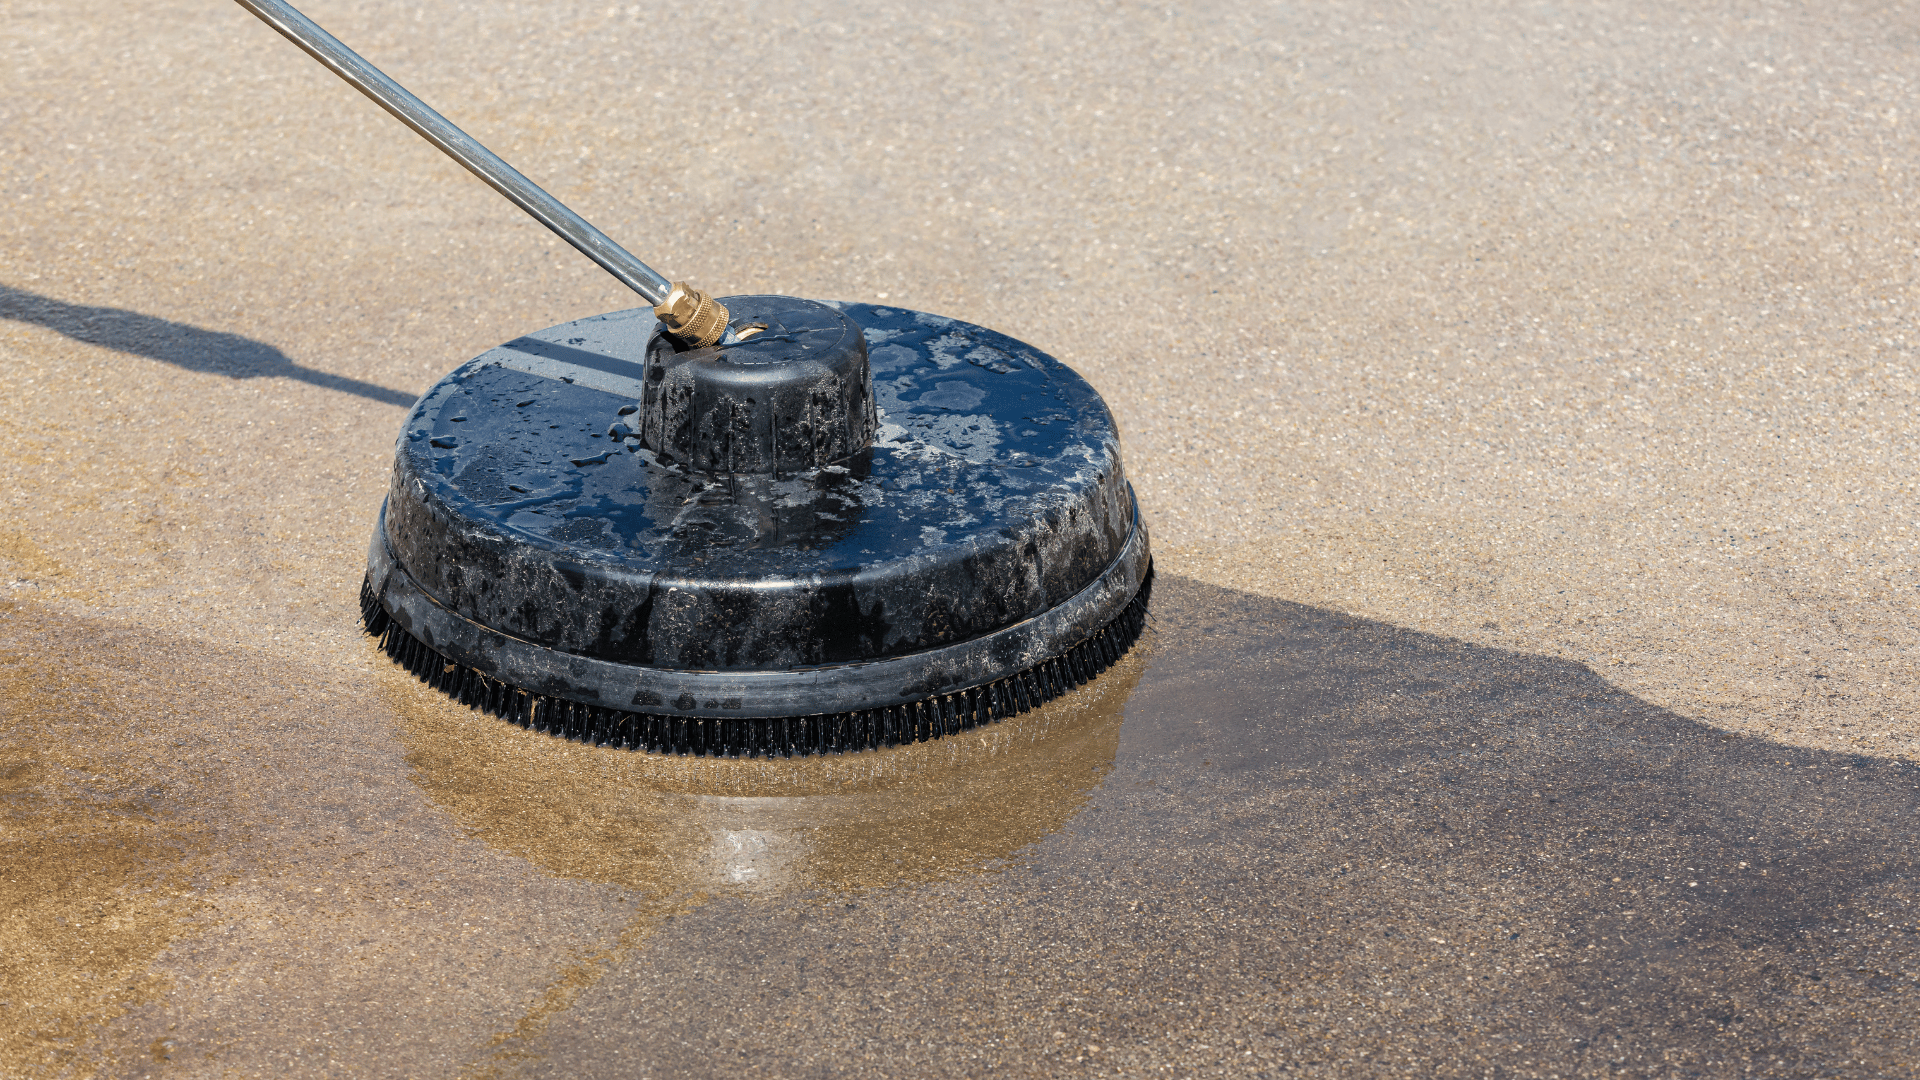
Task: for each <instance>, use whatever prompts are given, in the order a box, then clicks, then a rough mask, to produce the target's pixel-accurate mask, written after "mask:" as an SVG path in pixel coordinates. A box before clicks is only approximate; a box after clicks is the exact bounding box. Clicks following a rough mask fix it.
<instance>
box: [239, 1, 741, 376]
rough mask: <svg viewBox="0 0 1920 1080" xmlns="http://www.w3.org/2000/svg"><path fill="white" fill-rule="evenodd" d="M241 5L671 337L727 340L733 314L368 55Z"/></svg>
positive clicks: (274, 10)
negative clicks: (548, 232) (586, 262)
mask: <svg viewBox="0 0 1920 1080" xmlns="http://www.w3.org/2000/svg"><path fill="white" fill-rule="evenodd" d="M237 2H238V3H239V5H240V6H241V7H243V8H246V9H247V10H248V11H251V12H253V13H254V14H255V15H257V16H259V18H260V21H262V22H264V23H266V24H267V25H268V26H271V27H273V28H274V29H275V30H278V31H280V33H281V34H282V35H284V36H285V37H286V39H287V40H288V41H291V42H293V43H294V44H295V45H298V46H300V48H302V49H304V50H305V51H306V53H307V55H309V56H311V57H313V58H314V59H315V60H318V61H320V62H321V63H322V64H325V65H326V66H327V68H328V69H329V70H331V71H332V72H333V73H334V74H335V75H338V76H340V77H341V78H342V79H345V80H346V81H347V82H348V83H349V84H350V85H352V87H353V88H354V89H355V90H358V91H360V92H361V93H363V94H365V95H367V96H368V97H370V98H372V99H373V100H374V102H375V103H376V104H378V105H379V106H380V107H381V108H383V109H385V110H387V111H388V112H390V113H392V114H393V115H394V116H395V117H396V118H398V119H399V121H400V122H401V123H403V124H405V125H407V126H408V127H410V128H412V129H413V130H414V131H416V132H418V133H419V135H420V137H421V138H423V139H425V140H427V141H428V142H430V143H432V144H433V145H435V146H437V147H439V148H440V150H441V152H442V153H444V154H446V155H447V156H448V157H450V158H452V159H453V160H455V161H457V162H459V163H460V164H462V165H464V166H466V168H467V171H468V172H471V173H472V174H473V175H475V176H477V177H479V178H480V179H482V180H485V181H486V182H487V184H488V186H490V187H492V188H493V190H495V191H497V192H499V193H500V194H502V195H505V196H506V197H507V198H508V199H509V200H511V201H512V203H513V204H514V205H515V206H518V207H519V208H520V209H522V210H525V211H526V212H527V213H528V214H531V215H532V216H533V219H534V220H535V221H538V222H539V223H540V224H542V225H545V226H546V227H547V228H549V229H552V230H553V231H554V233H555V235H557V236H559V237H560V239H562V240H565V241H566V242H567V243H569V244H572V245H573V246H574V247H575V248H577V249H579V251H580V253H581V254H582V255H585V256H586V257H587V258H589V259H592V260H593V261H594V262H596V263H598V264H600V268H601V269H602V270H605V271H606V272H607V273H609V274H612V275H613V276H614V277H616V278H618V279H619V280H620V283H621V284H622V285H625V286H626V287H627V288H629V289H632V290H633V291H634V292H637V293H639V294H640V295H641V296H643V297H645V298H646V300H647V303H649V304H652V305H653V313H654V315H655V316H657V317H658V318H659V319H660V321H661V322H662V323H664V324H666V327H667V330H668V332H669V333H671V334H673V335H674V336H675V337H677V338H679V339H680V340H682V341H684V342H686V343H687V344H688V345H691V346H693V347H694V348H703V347H705V346H708V345H712V344H714V343H715V342H718V341H720V340H721V339H722V338H723V337H725V336H726V334H727V309H726V308H725V307H722V306H721V304H720V302H719V301H717V300H715V299H714V298H713V297H712V296H709V295H708V294H706V293H704V292H701V291H700V290H699V289H695V288H693V287H691V286H689V285H688V284H687V283H686V282H684V281H668V280H667V279H666V278H665V277H663V276H661V274H660V272H659V271H657V270H655V269H654V268H653V267H651V266H648V265H647V264H646V263H643V262H641V261H640V260H639V259H637V258H635V257H634V255H633V253H632V252H630V251H628V250H627V249H626V248H623V247H621V246H620V245H619V244H616V243H614V242H613V238H612V237H610V236H608V235H607V234H606V233H603V232H601V231H600V230H599V229H596V228H594V227H593V225H592V224H591V223H589V222H588V221H587V219H586V218H583V217H581V216H580V215H579V214H576V213H574V212H573V211H571V210H569V209H567V207H566V205H565V204H563V203H562V202H561V201H560V200H559V199H556V198H554V197H553V196H552V195H550V194H548V193H547V192H546V191H545V190H544V189H542V188H541V187H540V185H538V184H536V183H534V182H533V181H531V180H529V179H527V178H526V177H525V176H523V175H521V173H520V170H518V169H516V168H514V167H513V166H511V165H509V164H507V163H506V162H504V161H502V160H500V155H498V154H496V153H494V152H493V151H491V150H489V149H487V148H486V147H484V146H481V145H480V142H479V140H477V139H475V138H474V137H473V136H471V135H469V134H467V133H466V132H464V131H461V130H460V129H459V128H458V127H455V126H454V125H453V123H452V122H451V121H449V120H448V119H447V118H446V117H444V116H441V115H440V114H439V113H437V112H435V111H433V109H431V108H429V107H428V106H427V103H426V102H424V101H421V100H420V99H419V98H417V97H414V96H413V94H411V93H409V92H408V90H407V88H406V87H404V86H401V85H400V84H399V83H397V82H394V81H393V80H392V79H390V78H388V77H387V75H386V73H384V72H382V71H381V70H380V69H379V68H377V67H374V66H373V65H372V64H370V63H368V62H367V60H366V58H365V57H363V56H361V55H360V54H359V53H357V52H354V51H353V50H352V49H349V48H347V47H346V46H345V45H343V44H341V43H340V39H339V38H336V37H334V36H333V35H332V34H329V33H327V32H326V31H325V30H323V29H321V28H320V24H318V23H316V22H314V21H313V20H312V19H309V18H307V17H306V16H305V15H302V14H300V12H299V11H297V10H295V9H294V7H293V5H292V4H288V3H284V2H283V0H237Z"/></svg>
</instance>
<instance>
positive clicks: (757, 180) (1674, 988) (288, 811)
mask: <svg viewBox="0 0 1920 1080" xmlns="http://www.w3.org/2000/svg"><path fill="white" fill-rule="evenodd" d="M304 8H305V10H307V11H308V13H309V14H311V15H312V16H313V17H315V18H316V19H317V20H318V21H319V22H320V23H321V24H322V25H325V26H326V27H328V28H329V29H330V30H332V31H333V32H334V33H335V34H337V35H338V36H339V37H341V38H342V39H343V40H345V41H346V42H347V43H348V44H350V45H352V46H354V47H356V48H357V49H359V50H360V51H361V52H363V53H364V54H365V55H366V56H368V57H369V58H370V59H372V60H373V61H374V62H375V63H377V64H380V65H382V66H383V67H384V68H385V69H386V70H387V71H388V72H389V73H391V74H392V75H394V76H395V77H396V78H397V79H399V80H400V81H401V82H402V83H404V84H405V85H407V86H408V87H409V88H411V89H413V90H414V91H415V92H416V93H418V94H419V95H420V96H422V97H423V98H424V99H426V100H427V101H429V102H432V103H434V104H436V105H437V106H438V107H439V108H440V109H441V110H442V111H444V112H445V113H446V114H447V115H448V116H449V117H450V118H452V119H453V120H454V121H455V122H457V123H459V124H461V125H463V126H465V127H466V128H467V129H468V130H469V131H471V132H472V133H474V134H475V135H476V136H477V137H479V138H480V139H481V140H483V141H484V142H486V143H488V144H489V145H490V146H492V147H493V148H494V149H495V150H497V151H498V152H500V153H501V154H502V155H503V156H504V157H506V158H507V159H508V160H509V161H512V162H514V163H516V164H518V165H519V166H520V167H521V168H522V169H523V170H524V171H526V172H527V173H528V174H529V175H531V176H533V177H534V178H535V179H536V180H538V181H540V182H542V183H544V184H546V185H548V186H549V188H550V189H551V190H552V191H554V192H555V193H556V194H557V195H559V196H560V197H561V198H562V199H563V200H565V201H567V202H568V203H569V204H571V205H572V206H574V207H575V208H576V209H578V210H579V211H580V212H582V213H583V214H584V215H585V216H586V217H588V218H589V219H591V220H593V221H595V222H596V223H598V224H600V225H601V226H602V227H603V228H604V229H606V230H607V231H608V232H609V233H610V234H611V235H613V236H614V237H616V238H618V239H620V240H622V241H623V242H624V243H626V244H627V245H628V246H629V247H630V248H632V249H633V250H634V251H636V252H637V253H639V254H640V255H641V256H642V257H643V258H646V259H648V260H649V261H650V262H652V263H653V264H654V265H656V266H659V267H661V268H662V269H663V270H664V271H665V272H667V273H669V274H670V275H672V276H674V277H676V278H677V277H687V278H690V279H692V280H694V281H696V282H697V283H700V284H703V285H705V286H708V287H711V288H714V289H716V290H719V291H722V292H740V293H750V292H784V293H791V294H795V295H800V296H809V297H818V298H824V299H834V300H852V301H864V302H871V303H887V304H896V305H901V306H904V307H908V308H915V309H920V310H925V311H932V312H936V313H939V314H943V315H948V316H954V317H958V318H963V319H967V320H971V321H974V322H978V323H982V324H986V325H989V326H992V327H994V328H996V329H999V330H1002V331H1005V332H1007V333H1009V334H1012V335H1014V336H1016V337H1019V338H1021V339H1023V340H1026V341H1028V342H1031V343H1032V344H1034V345H1035V346H1037V347H1039V348H1041V349H1044V350H1046V351H1048V352H1051V353H1052V354H1054V355H1056V356H1058V357H1059V358H1061V359H1062V360H1064V361H1065V362H1067V363H1068V364H1071V365H1072V366H1074V367H1075V368H1076V369H1078V370H1079V371H1080V372H1082V373H1084V374H1085V375H1086V377H1087V378H1088V379H1089V380H1090V381H1091V382H1092V383H1093V384H1094V385H1095V386H1096V387H1098V388H1099V389H1100V390H1101V392H1102V393H1103V394H1104V395H1105V397H1106V399H1107V401H1108V403H1109V404H1110V405H1111V407H1112V409H1113V411H1114V413H1115V415H1116V416H1117V417H1118V419H1119V421H1120V424H1121V427H1122V430H1123V432H1124V437H1125V452H1126V455H1127V463H1128V468H1129V474H1130V476H1131V479H1132V482H1133V484H1134V487H1135V489H1136V491H1137V492H1138V494H1139V498H1140V500H1141V504H1142V508H1143V511H1144V514H1145V518H1146V520H1147V521H1148V522H1149V523H1150V525H1151V528H1152V530H1153V536H1154V543H1155V553H1156V558H1157V567H1158V578H1157V586H1156V591H1155V598H1154V627H1153V629H1152V631H1151V632H1150V633H1149V634H1148V636H1147V638H1146V639H1145V640H1144V641H1143V643H1142V645H1141V646H1140V647H1139V648H1137V649H1136V650H1135V652H1134V653H1133V654H1132V655H1131V657H1130V658H1129V659H1128V660H1127V661H1126V662H1125V663H1123V664H1122V665H1121V666H1120V667H1119V668H1117V669H1115V670H1114V671H1112V672H1110V673H1108V674H1107V675H1105V676H1103V677H1102V678H1101V679H1099V680H1096V681H1095V682H1094V683H1092V684H1090V685H1089V686H1087V687H1086V688H1083V689H1082V690H1080V691H1078V692H1077V693H1075V694H1073V695H1070V696H1069V697H1068V698H1066V699H1063V700H1062V701H1060V702H1057V703H1055V704H1054V705H1050V706H1048V707H1047V708H1045V709H1042V710H1039V711H1038V712H1036V713H1032V714H1029V715H1027V716H1025V717H1021V718H1019V719H1017V720H1014V721H1009V722H1007V723H1003V724H1001V725H997V726H996V727H994V728H991V729H987V730H983V731H977V732H973V733H970V734H968V735H965V736H962V737H957V738H953V739H948V740H941V741H939V742H937V743H931V744H922V745H919V746H914V747H911V748H905V749H900V750H894V751H886V752H880V753H874V754H866V755H855V756H848V757H838V758H833V759H830V760H818V759H816V760H810V761H801V760H795V761H775V762H767V761H709V760H699V761H695V760H686V759H671V758H654V757H648V756H645V755H633V754H626V753H623V752H619V751H612V750H606V749H595V748H590V747H585V746H581V745H576V744H571V743H566V742H564V741H558V740H553V739H549V738H547V737H546V736H544V735H539V734H536V733H530V732H526V731H522V730H520V729H517V728H511V727H508V726H506V725H504V724H501V723H499V722H497V721H492V720H488V719H486V718H484V717H480V716H478V715H477V714H473V713H470V712H467V711H466V710H464V709H462V708H460V707H459V706H457V705H455V704H452V703H450V702H447V701H445V700H443V699H441V698H439V697H437V696H436V695H435V694H434V693H433V692H431V691H429V690H427V689H426V688H424V687H421V686H419V685H417V684H415V683H413V682H412V681H410V680H409V679H408V678H406V677H405V676H404V675H402V674H399V673H397V672H396V671H395V670H394V668H393V667H392V665H390V664H389V663H388V661H387V660H386V659H385V657H384V656H383V655H381V654H379V653H378V652H377V651H376V650H375V649H374V648H373V646H372V644H371V643H370V642H369V640H368V639H367V638H366V637H365V635H364V634H362V633H361V631H360V630H359V629H358V626H357V622H356V620H357V616H358V611H357V606H356V601H357V592H358V587H359V584H360V579H361V573H362V568H363V565H364V552H365V550H366V541H367V537H368V534H369V529H370V526H371V523H372V521H373V516H374V514H375V511H376V509H377V507H378V505H379V501H380V499H381V497H382V495H383V493H384V489H385V485H386V481H387V476H388V471H389V467H390V461H391V458H390V455H391V453H392V446H393V439H394V436H395V434H396V432H397V430H398V427H399V424H400V421H401V418H402V416H403V415H404V412H405V410H406V408H407V406H408V405H409V404H410V403H411V402H412V401H413V399H414V398H415V396H416V395H417V394H419V393H420V392H421V391H422V390H423V389H424V388H425V387H426V386H427V385H429V384H430V383H431V382H432V381H433V380H434V379H435V378H437V377H438V375H439V374H440V373H442V372H445V371H447V370H449V369H451V368H452V367H453V366H455V365H456V364H458V363H460V362H462V361H464V360H465V359H467V358H469V357H471V356H473V355H475V354H477V353H479V352H480V351H482V350H484V349H486V348H488V347H490V346H492V345H494V344H496V343H499V342H501V341H504V340H507V339H509V338H512V337H515V336H517V335H519V334H521V333H524V332H527V331H529V330H532V329H537V328H539V327H543V326H547V325H551V324H554V323H558V322H562V321H566V320H569V319H574V318H579V317H581V316H585V315H589V314H592V313H595V312H601V311H608V310H615V309H620V308H627V307H632V306H634V305H635V303H636V300H635V298H634V297H633V296H632V295H631V294H630V293H627V292H626V291H625V290H623V289H622V288H621V287H620V286H619V285H617V284H616V283H614V282H613V281H612V280H611V279H609V278H608V277H607V276H606V275H604V274H603V273H602V272H601V271H599V270H598V269H596V268H595V267H594V266H592V265H591V264H589V263H587V262H586V261H585V260H584V259H582V258H581V257H579V256H578V255H577V254H576V253H574V252H573V251H572V250H571V249H569V248H567V247H566V246H565V245H564V244H561V243H560V242H558V241H557V240H555V239H554V238H553V237H551V236H549V235H547V234H546V233H545V232H543V231H542V230H541V229H540V228H539V227H538V226H537V225H534V224H533V223H531V222H530V221H528V220H526V219H524V218H523V217H522V216H521V215H520V213H519V212H518V211H516V210H515V209H514V208H513V207H511V206H509V205H508V204H506V203H505V202H504V201H503V200H501V199H500V198H498V197H497V196H496V195H494V194H493V193H492V192H491V191H489V190H488V189H486V188H485V187H484V186H483V185H482V184H480V183H479V182H478V181H476V180H475V179H474V178H472V177H471V176H469V175H468V174H467V173H465V172H463V171H462V170H460V169H459V168H457V167H456V166H454V165H452V164H451V163H450V162H448V161H446V160H445V159H443V158H442V157H441V156H440V155H439V154H438V153H437V152H436V151H434V150H432V149H431V148H430V147H428V146H426V145H425V144H424V143H422V142H421V141H420V140H419V139H417V138H415V137H414V136H413V135H412V134H410V133H409V132H407V131H406V130H404V129H403V128H401V127H400V126H399V125H398V124H397V123H395V122H394V121H393V120H392V119H391V118H389V117H388V116H386V115H385V114H384V113H382V112H380V111H379V110H378V109H377V108H375V107H374V106H373V105H372V104H371V103H369V102H368V101H367V100H365V99H364V98H362V97H361V96H360V95H358V94H357V93H355V92H353V91H352V90H351V89H350V88H348V87H346V86H345V85H344V84H342V83H340V82H339V81H337V80H336V79H335V78H334V77H333V76H332V75H330V74H328V73H327V72H326V71H324V70H322V69H321V68H319V67H318V66H317V65H316V64H314V63H313V62H312V61H311V60H309V59H308V58H307V57H305V56H304V55H302V54H301V53H299V52H298V51H297V50H296V49H294V48H293V47H292V46H291V45H290V44H288V43H287V42H285V41H284V40H282V39H281V38H279V37H278V36H277V35H275V34H274V33H273V32H272V31H271V30H269V29H268V28H266V27H265V26H263V25H261V24H260V23H258V22H257V21H255V20H254V19H253V18H252V17H251V16H249V15H248V14H247V13H246V12H245V11H243V10H241V9H240V8H239V7H237V6H235V5H233V4H229V3H225V2H223V0H147V2H143V3H140V4H123V3H107V2H104V0H65V2H59V3H55V2H53V0H0V56H4V60H0V88H3V89H0V225H3V226H4V227H0V386H4V388H5V400H6V401H7V403H8V404H7V407H6V409H5V411H4V420H0V454H4V461H5V475H4V499H5V506H6V513H5V518H4V520H0V584H3V585H4V589H3V590H0V591H3V592H4V595H3V596H0V710H3V711H0V724H3V725H4V726H3V727H0V815H3V816H0V897H4V898H5V899H4V907H0V920H4V921H0V1074H4V1075H6V1076H9V1077H13V1076H20V1077H38V1076H76V1077H78V1076H92V1075H100V1076H126V1077H143V1076H154V1077H162V1076H194V1077H199V1076H206V1077H225V1076H257V1075H280V1076H322V1075H326V1076H333V1075H339V1076H382V1077H384V1076H394V1077H401V1076H408V1077H418V1076H463V1077H464V1076H471V1077H479V1076H501V1077H505V1076H520V1075H528V1076H535V1075H538V1076H549V1075H551V1076H573V1077H578V1076H620V1077H640V1076H660V1077H669V1076H674V1077H678V1076H690V1077H691V1076H744V1075H753V1076H767V1077H788V1076H791V1077H813V1076H820V1077H828V1076H836V1077H837V1076H979V1075H987V1074H1006V1075H1015V1076H1053V1075H1060V1076H1080V1075H1088V1076H1094V1075H1127V1076H1154V1077H1159V1076H1169V1077H1183V1076H1216V1075H1225V1076H1243V1075H1244V1076H1253V1075H1274V1076H1278V1075H1324V1076H1336V1075H1337V1076H1363V1075H1364V1076H1427V1075H1434V1076H1453V1075H1458V1076H1469V1075H1471V1076H1498V1077H1518V1076H1543V1077H1544V1076H1601V1075H1626V1076H1648V1077H1653V1076H1662V1077H1664V1076H1847V1077H1860V1076H1911V1075H1914V1073H1915V1071H1916V1068H1917V1066H1916V1062H1920V1026H1917V1025H1916V1021H1920V1015H1917V1014H1920V987H1917V986H1916V978H1920V945H1917V944H1916V939H1917V938H1920V934H1917V933H1916V919H1917V918H1920V912H1917V911H1916V908H1915V906H1914V905H1915V903H1916V900H1920V896H1916V876H1915V875H1916V873H1920V867H1917V866H1916V855H1920V852H1916V850H1915V844H1916V837H1915V828H1914V826H1915V817H1914V814H1915V811H1916V809H1920V787H1917V786H1916V785H1917V784H1920V772H1917V771H1916V766H1915V764H1914V759H1915V756H1916V754H1920V716H1917V715H1916V703H1917V702H1920V693H1917V689H1916V681H1915V677H1914V658H1915V647H1916V644H1917V643H1920V622H1917V621H1916V619H1915V617H1914V613H1913V601H1914V590H1915V588H1916V585H1920V576H1917V575H1916V569H1915V563H1916V557H1917V556H1916V551H1915V545H1916V543H1920V519H1916V515H1915V502H1914V478H1915V468H1914V466H1915V461H1916V450H1915V441H1914V436H1915V427H1916V423H1915V412H1914V404H1915V390H1916V385H1915V372H1914V369H1913V364H1914V362H1915V348H1916V345H1920V326H1916V323H1915V314H1914V313H1915V303H1916V300H1917V299H1920V296H1917V295H1916V279H1917V276H1916V270H1917V269H1920V262H1916V258H1917V257H1920V249H1917V245H1920V206H1917V205H1916V202H1920V197H1917V196H1916V191H1915V187H1914V181H1915V177H1916V168H1917V167H1920V153H1917V152H1916V147H1915V135H1916V124H1917V123H1920V66H1917V65H1916V57H1920V9H1917V8H1916V7H1915V6H1913V5H1911V4H1904V3H1849V2H1838V3H1812V2H1803V3H1791V2H1785V0H1746V2H1732V0H1697V2H1689V0H1683V2H1680V3H1653V2H1649V0H1596V2H1593V3H1587V4H1562V3H1548V2H1530V3H1529V2H1497V0H1496V2H1481V3H1465V2H1460V0H1437V2H1433V3H1426V4H1393V3H1386V2H1381V3H1367V2H1362V0H1327V2H1322V3H1279V2H1274V3H1262V2H1239V0H1220V2H1190V3H1179V4H1175V3H1152V4H1147V3H1135V2H1131V0H1066V2H1062V3H1054V4H1044V5H1042V4H1006V3H1001V4H995V3H991V2H981V0H955V2H952V3H944V4H892V3H887V2H884V0H847V2H843V3H831V4H829V3H821V2H819V0H788V2H783V3H763V2H758V0H729V2H721V3H714V4H688V5H678V6H671V7H659V6H653V7H643V6H641V5H636V4H628V3H625V2H624V0H622V2H620V3H615V4H611V5H609V4H606V3H603V2H600V0H497V2H495V0H488V2H477V3H453V2H450V0H309V2H308V3H307V4H305V5H304Z"/></svg>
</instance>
